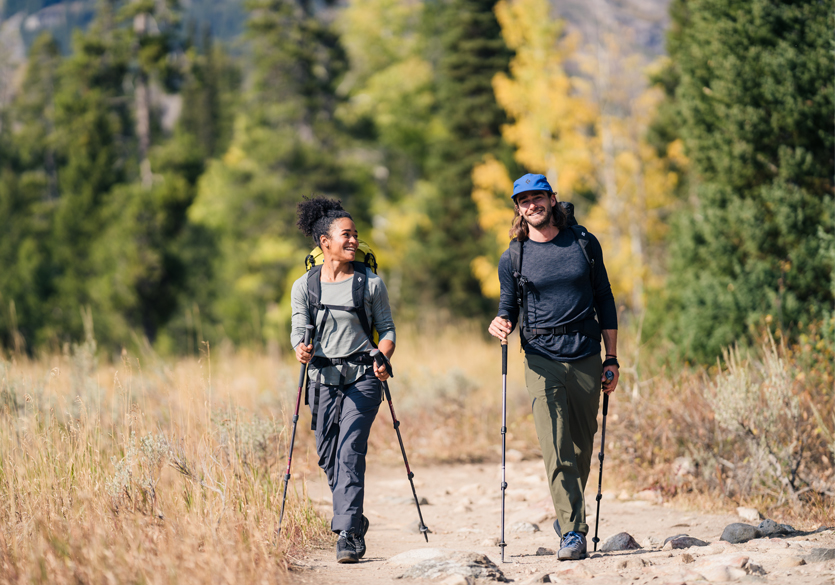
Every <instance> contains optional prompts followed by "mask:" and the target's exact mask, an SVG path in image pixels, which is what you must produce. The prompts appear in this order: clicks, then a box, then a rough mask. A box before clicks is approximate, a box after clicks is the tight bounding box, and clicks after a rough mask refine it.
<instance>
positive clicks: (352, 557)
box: [336, 530, 365, 563]
mask: <svg viewBox="0 0 835 585" xmlns="http://www.w3.org/2000/svg"><path fill="white" fill-rule="evenodd" d="M354 538H355V537H354V535H353V534H351V533H350V532H345V531H344V530H343V531H342V532H340V533H339V539H338V540H337V541H336V562H337V563H356V562H357V561H359V560H360V559H359V556H358V555H357V549H356V548H355V547H354ZM363 552H365V551H363Z"/></svg>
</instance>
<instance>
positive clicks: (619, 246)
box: [584, 35, 687, 312]
mask: <svg viewBox="0 0 835 585" xmlns="http://www.w3.org/2000/svg"><path fill="white" fill-rule="evenodd" d="M592 54H593V55H594V57H593V58H586V59H585V60H584V65H585V69H586V71H587V72H588V73H589V75H590V77H592V78H593V79H594V93H593V95H594V96H595V99H596V100H597V102H598V110H599V116H598V117H597V120H596V121H595V132H594V139H593V140H591V147H592V152H593V158H594V167H595V173H596V181H595V182H596V183H597V185H599V188H600V195H599V196H598V200H597V203H596V204H595V205H594V206H592V208H591V209H590V210H589V213H588V215H587V217H585V218H584V223H585V225H586V227H588V228H589V230H590V231H591V232H592V233H594V234H595V235H597V237H598V238H599V239H600V240H601V242H602V244H603V248H604V251H605V254H606V269H607V271H608V273H609V280H610V281H611V284H612V292H613V293H614V295H615V298H616V299H617V300H618V303H619V304H623V305H626V306H627V307H629V308H630V309H631V310H632V311H636V312H639V311H641V310H642V309H643V307H644V306H645V298H644V290H645V289H646V288H647V286H658V285H660V284H661V280H662V278H663V277H662V272H661V266H660V260H659V258H660V256H661V253H662V252H663V248H662V247H663V241H664V236H665V235H666V232H667V229H668V225H667V223H666V221H665V220H666V217H667V216H668V215H669V214H670V212H671V211H672V207H673V206H674V205H675V203H676V197H675V190H676V188H677V185H678V181H679V174H678V173H677V172H676V171H675V170H674V169H681V168H683V167H684V166H685V165H686V162H687V161H686V158H685V157H684V155H683V152H682V146H681V143H680V141H676V142H675V143H672V144H670V145H669V147H668V153H667V157H665V158H661V157H659V156H658V154H657V151H656V150H655V148H653V147H652V146H651V145H650V144H648V143H647V141H646V138H645V137H646V133H647V129H648V127H649V124H650V123H651V122H652V120H653V117H654V116H655V112H656V111H657V108H658V105H659V103H660V102H661V100H662V99H663V95H662V92H661V91H660V90H659V89H658V88H655V87H649V88H648V87H647V82H646V78H647V75H646V73H647V71H646V69H645V65H644V59H643V57H641V56H638V55H623V54H621V51H620V43H618V40H617V38H616V37H615V36H614V35H609V36H607V37H605V39H604V41H603V42H602V43H601V45H599V46H598V47H597V50H596V51H594V52H592ZM654 66H658V64H654V65H652V66H651V67H654Z"/></svg>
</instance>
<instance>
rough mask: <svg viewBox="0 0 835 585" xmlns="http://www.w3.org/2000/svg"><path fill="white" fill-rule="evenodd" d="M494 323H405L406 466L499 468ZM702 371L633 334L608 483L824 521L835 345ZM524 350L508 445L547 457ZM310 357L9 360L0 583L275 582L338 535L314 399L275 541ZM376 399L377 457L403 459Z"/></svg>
mask: <svg viewBox="0 0 835 585" xmlns="http://www.w3.org/2000/svg"><path fill="white" fill-rule="evenodd" d="M483 329H484V324H481V323H476V324H473V323H455V324H450V323H449V322H444V321H443V320H440V319H438V320H437V321H436V322H432V321H424V322H422V323H420V324H415V325H412V326H401V327H400V329H399V331H398V335H399V337H398V348H397V352H396V353H395V356H394V360H393V365H394V369H395V374H396V376H395V377H394V378H393V379H392V380H391V381H390V387H391V391H392V394H393V398H394V405H395V408H396V410H397V414H398V418H399V419H400V420H401V421H402V423H403V424H402V426H401V430H402V432H403V438H404V442H405V445H406V449H407V452H408V455H409V457H410V460H411V462H412V463H413V467H417V468H418V469H417V472H418V475H420V469H419V467H420V466H421V465H425V464H428V463H431V462H435V463H437V462H446V463H456V462H461V461H498V458H499V445H500V433H499V427H500V415H501V374H500V372H501V368H500V356H501V352H500V349H499V344H498V342H496V341H494V340H489V339H487V338H486V337H485V335H484V331H483ZM763 341H764V343H763V345H762V346H761V347H759V348H755V349H753V350H751V351H749V352H743V351H740V350H734V351H733V352H729V353H728V354H727V356H726V360H724V361H722V362H720V363H719V364H718V365H717V366H715V367H713V368H709V369H704V368H693V367H689V366H682V367H677V368H671V367H670V366H669V365H667V366H662V365H660V364H656V363H653V361H652V359H653V358H652V356H647V357H644V356H643V355H642V352H643V351H644V349H643V348H642V346H641V344H640V342H639V336H638V335H636V334H635V333H630V331H629V330H628V328H626V330H622V331H621V343H620V351H619V353H620V361H621V363H622V366H623V367H622V376H621V381H620V387H619V389H618V391H617V392H616V393H615V394H614V395H613V397H612V400H611V403H610V412H609V417H608V422H607V425H608V426H607V446H606V454H607V455H606V468H607V472H606V473H605V474H604V479H605V482H604V484H605V485H607V486H608V487H609V488H610V489H611V488H615V487H617V488H619V489H620V488H625V489H630V490H641V489H653V490H656V491H657V492H658V494H659V495H661V496H662V497H665V498H667V499H674V500H678V501H679V502H680V503H681V504H682V505H693V506H698V507H701V508H702V509H705V508H707V509H718V508H724V509H728V508H733V507H734V506H737V505H753V506H755V507H757V508H758V509H759V510H760V511H761V512H762V513H764V514H766V515H769V516H771V517H773V518H775V519H779V520H782V521H793V522H795V523H796V524H797V527H805V528H808V527H812V526H814V525H815V524H816V523H820V522H825V521H827V520H830V521H831V518H832V517H833V512H835V506H833V501H835V499H834V498H833V495H835V494H833V492H835V487H833V475H835V472H834V471H833V459H835V437H833V434H835V418H833V417H834V416H835V415H833V406H834V404H833V402H835V399H834V398H833V394H835V393H833V379H834V378H833V365H832V363H833V355H832V344H831V343H828V342H824V341H825V340H822V338H821V336H820V335H817V334H810V336H807V337H806V338H802V342H801V343H799V344H797V345H795V346H792V347H785V346H783V345H782V344H780V343H779V342H775V341H773V340H772V339H770V338H768V337H766V338H765V339H764V340H763ZM523 359H524V356H523V354H521V353H520V352H519V345H518V338H515V336H514V337H513V338H512V339H511V345H510V351H509V370H508V427H509V433H508V447H509V448H512V449H516V450H518V451H520V452H521V453H522V454H523V456H526V457H531V458H533V457H537V456H538V454H539V448H538V444H537V440H536V435H535V430H534V428H533V421H532V419H531V415H530V405H529V400H528V397H527V392H526V391H525V388H524V376H523ZM298 373H299V366H298V364H297V363H296V362H294V361H293V359H292V356H290V355H285V356H283V358H281V359H280V358H279V356H277V355H267V354H266V353H263V352H260V353H259V352H249V351H233V350H230V349H226V350H224V351H221V352H218V351H216V350H214V349H213V348H210V347H208V346H204V347H203V350H202V352H201V355H200V356H199V357H192V358H179V359H171V360H166V359H161V358H159V357H157V356H155V355H152V354H150V353H148V354H143V355H140V356H133V355H127V354H125V353H123V354H122V356H121V357H119V358H118V359H113V360H107V359H104V357H102V356H97V353H96V347H95V342H94V341H93V340H92V339H88V340H87V341H86V342H85V343H83V344H81V345H77V346H73V347H72V348H69V349H68V350H67V351H65V353H64V354H63V355H56V356H49V357H41V358H39V359H36V360H31V359H27V358H25V357H21V356H16V357H12V358H11V359H8V360H5V361H0V418H2V422H0V455H2V459H1V460H0V519H2V523H1V524H0V581H1V582H9V583H23V582H27V583H28V582H49V583H65V582H66V583H69V582H74V583H75V582H118V583H122V582H146V583H169V582H175V581H176V582H198V581H199V582H209V581H211V582H229V583H232V582H253V583H255V582H262V581H263V582H267V581H269V582H276V581H278V582H281V581H283V580H286V579H287V569H288V567H289V566H291V564H292V562H293V559H294V558H295V557H296V556H297V555H299V554H301V553H302V552H303V551H304V549H306V548H308V547H310V546H315V545H318V544H323V543H331V542H332V536H331V535H330V532H329V530H328V526H327V522H326V520H325V519H324V518H322V517H321V516H320V515H317V514H316V512H315V511H314V509H313V507H312V505H311V503H310V501H309V499H308V498H307V497H306V492H305V479H306V478H310V477H318V476H319V474H320V473H321V472H320V471H319V470H318V469H317V468H316V457H315V453H314V446H313V445H314V442H313V437H312V432H311V431H310V430H309V422H310V415H309V413H308V411H307V409H306V408H304V407H303V414H302V417H301V420H300V421H299V428H298V435H297V439H296V451H295V454H294V462H293V470H292V473H293V479H292V481H291V488H290V491H289V496H288V504H287V513H286V515H285V518H284V525H283V528H282V534H281V537H280V538H277V537H276V528H277V523H278V514H279V508H280V505H281V493H282V489H281V488H282V481H283V476H284V471H285V465H286V457H287V445H288V438H289V429H290V427H289V425H290V420H291V416H292V409H293V407H294V402H295V395H296V387H297V381H298ZM386 410H387V408H386V407H385V406H383V407H381V411H380V415H379V416H378V419H379V420H378V421H377V422H376V424H375V426H374V429H373V430H372V435H371V446H370V453H369V457H372V458H375V459H378V460H383V461H386V462H388V463H390V464H391V465H394V466H399V465H402V462H401V456H400V451H399V447H398V444H397V441H396V435H395V433H394V431H393V430H392V428H391V422H390V417H389V414H388V413H387V412H386Z"/></svg>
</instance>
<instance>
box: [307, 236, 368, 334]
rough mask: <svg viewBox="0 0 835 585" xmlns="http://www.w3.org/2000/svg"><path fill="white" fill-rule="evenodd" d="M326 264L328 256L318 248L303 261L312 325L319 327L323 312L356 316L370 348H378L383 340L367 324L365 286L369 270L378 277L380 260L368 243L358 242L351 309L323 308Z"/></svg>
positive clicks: (329, 306) (342, 307)
mask: <svg viewBox="0 0 835 585" xmlns="http://www.w3.org/2000/svg"><path fill="white" fill-rule="evenodd" d="M324 261H325V255H324V253H323V252H322V250H321V248H319V247H318V246H317V247H315V248H314V249H313V250H311V251H310V254H308V255H307V257H306V258H305V259H304V266H305V268H307V311H308V314H309V315H310V323H311V324H312V325H314V326H315V325H316V319H317V318H318V315H319V311H320V310H322V309H324V310H330V309H337V310H341V311H348V312H352V313H356V314H357V318H358V319H359V322H360V325H361V326H362V330H363V331H364V332H365V334H366V335H367V336H368V339H369V340H370V341H371V345H373V346H374V347H375V348H376V347H377V342H378V341H379V340H380V334H379V333H377V330H376V329H374V327H373V324H372V323H369V322H368V315H366V313H365V283H366V281H367V280H368V270H369V269H370V270H371V271H372V272H373V273H374V274H377V257H376V256H375V255H374V252H373V251H372V250H371V247H370V246H369V245H368V244H366V243H365V242H363V241H362V240H360V241H359V245H358V246H357V255H356V260H354V262H353V265H354V281H353V285H352V287H351V298H352V301H353V303H354V305H353V306H352V307H348V306H337V305H323V304H322V303H321V300H320V299H321V298H322V284H321V280H320V279H321V272H322V263H323V262H324ZM314 337H315V335H314Z"/></svg>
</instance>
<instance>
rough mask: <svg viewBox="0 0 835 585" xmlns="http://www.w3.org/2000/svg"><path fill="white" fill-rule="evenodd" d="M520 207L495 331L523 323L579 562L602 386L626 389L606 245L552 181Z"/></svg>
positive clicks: (537, 184) (538, 178)
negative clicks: (571, 217)
mask: <svg viewBox="0 0 835 585" xmlns="http://www.w3.org/2000/svg"><path fill="white" fill-rule="evenodd" d="M512 198H513V202H514V204H515V218H514V221H513V227H512V228H511V230H510V236H511V238H512V241H511V244H510V247H509V248H508V250H507V251H505V253H504V254H502V257H501V259H500V260H499V281H500V282H501V297H500V300H499V311H498V316H497V317H496V318H495V319H493V322H492V323H490V327H489V329H488V330H489V332H490V334H491V335H493V336H495V337H498V338H499V339H506V338H507V336H508V335H509V334H510V332H511V331H513V329H514V327H516V325H517V323H519V324H520V337H521V340H522V347H523V349H524V350H525V382H526V385H527V389H528V394H529V395H530V398H531V401H532V409H533V417H534V423H535V425H536V434H537V437H538V438H539V444H540V447H541V448H542V455H543V459H544V463H545V471H546V473H547V479H548V483H549V487H550V491H551V498H552V499H553V501H554V509H555V511H556V513H557V521H556V522H554V529H555V530H556V531H557V535H558V536H559V537H560V538H561V542H560V549H559V553H558V555H559V559H560V560H577V559H582V558H585V557H586V556H587V548H586V534H588V531H589V526H588V524H586V505H585V498H584V496H583V491H584V490H585V487H586V481H587V480H588V477H589V471H590V469H591V458H592V452H593V443H594V434H595V432H596V431H597V411H598V408H599V404H600V389H601V383H602V388H603V391H604V392H606V393H607V394H609V393H611V392H613V391H614V390H615V388H616V387H617V384H618V362H617V333H618V332H617V311H616V309H615V300H614V297H613V296H612V289H611V286H610V285H609V278H608V276H607V275H606V268H605V267H604V265H603V252H602V250H601V248H600V243H599V242H598V241H597V238H595V237H594V236H593V235H591V234H590V233H589V232H588V231H587V230H586V229H585V228H583V227H581V226H577V225H573V226H572V225H569V223H568V216H567V215H566V212H565V211H564V210H563V207H562V206H561V205H560V204H558V203H557V196H556V193H554V191H553V189H551V185H549V184H548V181H547V180H546V179H545V177H544V176H543V175H533V174H528V175H525V176H523V177H521V178H520V179H518V180H517V181H516V182H515V183H514V184H513V195H512ZM572 223H573V222H572ZM595 315H596V316H597V319H596V320H595ZM601 336H602V340H603V343H604V345H605V346H606V359H605V361H602V362H601V358H600V341H601ZM606 371H611V372H612V374H613V375H614V378H613V379H612V380H611V381H606V380H605V377H604V376H605V372H606Z"/></svg>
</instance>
